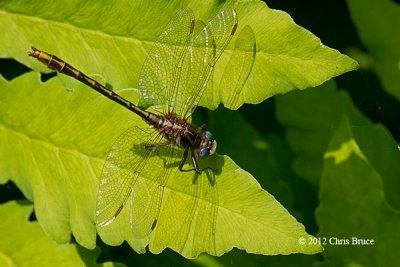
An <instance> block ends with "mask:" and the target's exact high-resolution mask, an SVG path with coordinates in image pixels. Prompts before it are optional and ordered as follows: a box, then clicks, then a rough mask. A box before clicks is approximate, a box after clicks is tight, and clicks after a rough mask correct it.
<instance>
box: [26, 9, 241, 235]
mask: <svg viewBox="0 0 400 267" xmlns="http://www.w3.org/2000/svg"><path fill="white" fill-rule="evenodd" d="M237 26H238V20H237V15H236V12H235V10H234V9H233V8H232V7H230V8H226V9H224V10H222V11H221V12H219V13H218V14H217V15H216V16H215V17H214V18H212V19H211V20H210V21H209V22H208V23H207V24H206V25H205V26H204V27H203V28H202V29H201V30H200V31H198V33H196V34H194V31H195V17H194V14H193V11H192V10H191V9H190V8H188V7H185V8H182V9H181V10H179V11H178V13H177V14H176V15H175V16H174V17H173V18H172V19H171V20H170V22H169V23H168V24H167V26H166V27H165V28H164V30H163V31H162V32H161V34H160V36H159V37H158V39H157V41H156V42H155V43H154V45H153V47H152V48H151V49H150V50H149V53H148V56H147V58H146V60H145V62H144V64H143V66H142V70H141V73H140V76H139V84H138V90H139V99H140V100H139V103H138V105H135V104H134V103H131V102H130V101H128V100H127V99H125V98H123V97H122V96H120V95H118V94H117V93H116V92H114V91H112V90H110V89H108V88H106V87H105V86H103V85H101V84H100V83H98V82H97V81H95V80H94V79H92V78H90V77H89V76H87V75H85V74H84V73H83V72H81V71H79V70H78V69H76V68H74V67H73V66H71V65H70V64H68V63H67V62H65V61H64V60H62V59H60V58H58V57H57V56H55V55H51V54H49V53H47V52H44V51H40V50H38V49H36V48H34V47H32V50H31V51H30V52H28V55H29V56H32V57H34V58H36V59H38V60H39V61H40V62H42V63H44V64H45V65H46V66H47V67H49V68H50V69H52V70H55V71H57V72H60V73H63V74H66V75H68V76H71V77H73V78H75V79H77V80H79V81H80V82H82V83H84V84H86V85H88V86H89V87H91V88H93V89H94V90H96V91H97V92H99V93H101V94H102V95H104V96H106V97H108V98H109V99H111V100H113V101H115V102H116V103H118V104H120V105H121V106H123V107H125V108H127V109H128V110H130V111H132V112H134V113H135V114H137V115H138V116H139V117H141V118H142V119H143V120H144V121H145V122H146V123H147V124H148V125H149V127H148V128H143V127H138V126H134V127H131V128H129V129H128V130H127V131H126V132H124V133H123V134H122V135H121V136H120V137H119V138H118V139H117V140H116V141H115V143H114V144H113V146H112V148H111V150H110V152H109V153H108V155H107V157H106V161H105V164H104V167H103V172H102V174H101V177H100V182H99V188H98V194H97V208H96V223H97V226H98V227H105V226H107V225H109V224H110V223H112V222H113V221H114V220H115V219H116V218H117V216H118V215H119V214H120V213H121V211H122V209H123V207H124V206H125V205H126V203H127V201H128V199H129V198H130V197H131V201H133V206H131V213H130V215H131V220H130V223H131V228H132V230H133V232H134V235H135V237H137V238H142V237H145V236H147V235H149V234H150V233H151V231H153V230H154V228H155V227H156V225H157V221H158V217H159V215H160V210H161V203H162V199H163V194H164V189H165V186H166V184H167V182H168V180H169V178H170V176H171V168H172V167H171V166H173V165H174V164H173V163H174V162H173V161H174V158H175V159H178V161H179V157H175V156H176V153H177V152H176V151H177V150H178V151H180V153H181V156H180V158H181V159H180V161H179V164H178V169H179V171H182V172H187V171H194V172H196V173H197V174H201V173H202V172H203V171H205V170H210V171H216V170H214V169H213V168H211V167H206V168H200V167H199V164H198V160H202V159H204V158H206V157H208V156H210V155H213V154H214V153H215V150H216V147H217V141H216V140H215V139H214V137H213V135H212V133H211V132H210V131H208V130H207V127H206V126H205V125H202V126H200V127H198V128H197V127H195V126H194V125H193V124H192V123H191V120H190V118H191V115H192V113H193V111H194V110H195V108H196V106H197V105H198V103H199V101H200V99H201V97H202V95H203V92H204V90H205V88H206V86H207V83H208V81H209V79H210V76H211V74H212V71H213V69H214V66H215V64H216V63H217V61H218V59H219V58H220V56H221V54H222V53H223V51H224V50H225V48H226V46H227V45H228V44H229V42H230V40H231V39H232V36H233V35H234V34H235V31H236V29H237ZM150 106H151V107H152V110H153V111H148V110H147V109H148V107H150ZM138 136H139V137H140V140H139V142H137V141H138V140H132V139H135V138H136V139H137V138H138ZM134 141H135V142H134ZM134 144H136V145H134ZM177 148H178V149H177ZM157 151H162V154H163V155H165V156H166V158H167V163H166V164H163V165H157V166H152V163H153V162H155V161H152V160H151V158H152V157H154V156H155V155H156V154H157ZM182 151H183V152H182ZM188 157H190V161H191V164H192V165H193V167H192V168H189V169H185V168H184V165H185V163H186V161H187V159H188ZM146 179H147V180H148V181H147V182H146ZM138 187H142V188H145V189H143V190H135V188H138ZM145 195H147V197H145ZM144 199H146V200H148V201H144Z"/></svg>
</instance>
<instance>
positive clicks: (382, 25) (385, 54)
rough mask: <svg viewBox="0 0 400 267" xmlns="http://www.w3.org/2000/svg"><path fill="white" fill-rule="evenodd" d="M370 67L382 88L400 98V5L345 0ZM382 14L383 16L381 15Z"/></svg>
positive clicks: (383, 1) (391, 2) (363, 0)
mask: <svg viewBox="0 0 400 267" xmlns="http://www.w3.org/2000/svg"><path fill="white" fill-rule="evenodd" d="M347 4H348V6H349V11H350V14H351V17H352V19H353V21H354V23H355V26H356V27H357V30H358V33H359V36H360V39H361V41H362V43H363V44H364V45H365V47H366V48H367V50H368V52H369V55H370V57H371V59H370V61H371V66H366V67H371V68H372V69H373V70H374V71H375V72H376V73H377V74H378V75H379V77H380V78H381V80H382V84H383V87H384V89H385V90H386V91H387V92H388V93H390V94H391V95H393V96H394V97H396V98H397V100H400V87H399V84H400V63H399V60H400V49H399V47H400V29H399V27H397V26H398V25H400V6H399V4H398V3H395V1H390V0H381V1H379V2H378V1H374V0H347ZM382 14H384V16H382Z"/></svg>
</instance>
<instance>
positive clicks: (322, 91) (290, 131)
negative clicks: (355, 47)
mask: <svg viewBox="0 0 400 267" xmlns="http://www.w3.org/2000/svg"><path fill="white" fill-rule="evenodd" d="M316 111H318V112H316ZM343 115H346V116H347V117H348V118H349V120H350V122H351V124H352V127H353V128H352V132H353V134H354V136H355V137H356V139H357V143H358V146H359V147H360V148H361V150H362V152H363V154H364V155H365V156H366V158H367V159H368V160H369V163H370V164H371V165H372V166H373V167H374V168H375V169H376V170H377V171H378V172H379V173H380V174H381V175H382V179H383V180H384V183H385V188H384V190H385V195H386V197H387V200H388V202H389V203H390V204H391V205H393V207H396V208H399V209H400V197H399V194H398V192H397V189H398V188H400V180H399V179H398V177H400V154H399V150H398V146H397V144H396V142H395V140H394V139H393V138H392V136H391V135H390V133H389V132H388V131H387V130H386V129H385V128H383V127H382V126H381V125H379V124H378V125H374V124H373V123H371V122H370V121H369V120H368V119H367V118H365V117H364V116H363V115H362V114H361V113H360V112H359V111H358V110H357V109H356V108H355V107H354V105H353V103H352V102H351V99H350V97H349V96H348V94H347V93H346V92H344V91H337V90H336V85H335V83H334V82H333V81H332V82H328V83H326V84H324V85H323V86H321V87H320V88H315V89H310V90H307V91H305V92H302V93H298V92H293V93H291V94H287V95H285V96H280V97H278V98H277V117H278V120H280V122H281V123H282V124H284V125H285V126H286V127H287V134H286V136H287V141H288V143H289V145H290V146H291V147H292V150H293V151H295V153H296V155H297V159H296V161H295V162H294V163H293V167H294V169H295V171H296V173H297V174H298V175H299V176H301V177H303V178H304V179H307V180H308V181H310V182H312V183H314V184H318V183H319V179H320V177H321V172H322V168H323V162H324V159H323V155H324V153H325V151H326V150H327V148H328V146H329V142H330V140H331V138H332V135H333V133H334V132H335V130H336V129H337V127H338V125H339V124H340V122H341V118H342V117H343ZM371 135H373V136H374V138H371Z"/></svg>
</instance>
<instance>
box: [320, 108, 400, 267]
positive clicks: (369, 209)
mask: <svg viewBox="0 0 400 267" xmlns="http://www.w3.org/2000/svg"><path fill="white" fill-rule="evenodd" d="M353 129H354V128H353V125H352V122H351V121H350V120H349V118H348V117H347V116H346V115H343V116H342V118H341V119H340V123H339V125H338V128H337V129H336V130H335V131H334V134H333V136H332V139H331V141H330V144H329V147H328V149H327V151H326V153H325V155H324V164H323V172H322V177H321V182H320V188H321V189H320V205H319V207H318V209H317V213H316V215H317V220H318V223H319V225H320V232H319V235H320V236H321V239H322V240H324V242H326V246H325V248H326V250H325V252H324V257H325V261H324V264H323V265H327V266H342V265H353V266H397V265H399V264H400V257H399V255H398V253H397V252H398V248H399V247H400V234H399V233H400V227H399V226H400V211H399V210H398V209H397V210H395V209H393V208H392V207H391V206H390V205H389V203H388V202H387V198H386V195H385V190H384V187H386V184H385V180H386V179H385V177H384V175H385V174H384V173H382V172H381V171H380V170H379V169H376V168H375V167H374V165H375V164H372V163H371V162H370V161H369V159H368V158H367V155H366V154H364V150H363V148H362V145H359V139H358V137H357V135H356V134H355V133H354V132H353ZM365 132H366V134H365V135H367V136H368V139H369V140H376V139H377V138H381V136H377V135H376V133H374V132H373V131H365ZM380 160H381V161H386V160H389V161H390V160H391V159H389V158H386V157H385V156H384V155H381V159H380ZM355 239H358V241H356V240H355ZM359 239H364V240H365V239H368V240H373V244H370V245H362V244H361V243H357V242H361V241H360V240H359Z"/></svg>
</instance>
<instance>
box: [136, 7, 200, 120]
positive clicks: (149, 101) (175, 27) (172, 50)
mask: <svg viewBox="0 0 400 267" xmlns="http://www.w3.org/2000/svg"><path fill="white" fill-rule="evenodd" d="M194 23H195V21H194V15H193V11H192V10H191V9H189V8H187V7H185V8H182V9H181V10H179V11H178V13H177V14H176V15H175V16H174V17H173V18H172V19H171V20H170V22H169V23H168V25H167V26H166V27H165V29H164V30H163V31H162V33H161V35H160V36H159V38H158V39H157V41H156V42H155V44H154V46H153V47H152V49H151V50H150V52H149V53H148V56H147V58H146V60H145V62H144V64H143V67H142V71H141V73H140V76H139V94H140V98H139V99H140V100H139V104H138V105H139V106H140V107H142V108H148V107H149V106H153V108H154V109H155V110H156V111H158V112H159V113H161V114H167V113H168V112H171V110H170V108H171V103H172V102H174V99H175V98H176V93H177V90H176V87H177V86H178V83H179V77H180V70H181V68H180V66H181V65H182V61H183V58H184V55H185V53H186V51H187V49H188V46H189V43H190V40H191V35H192V33H193V29H194Z"/></svg>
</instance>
